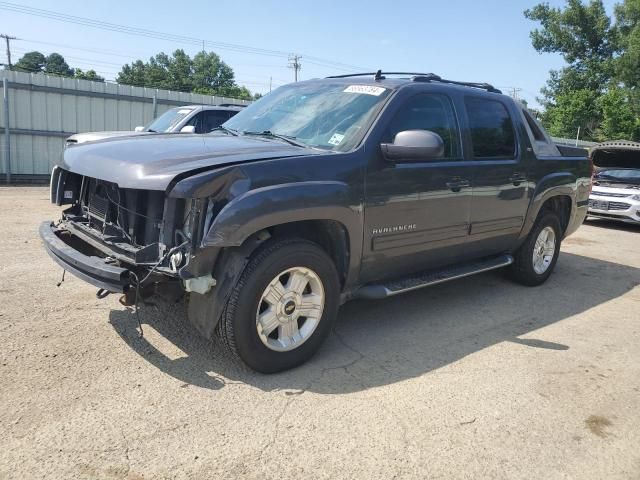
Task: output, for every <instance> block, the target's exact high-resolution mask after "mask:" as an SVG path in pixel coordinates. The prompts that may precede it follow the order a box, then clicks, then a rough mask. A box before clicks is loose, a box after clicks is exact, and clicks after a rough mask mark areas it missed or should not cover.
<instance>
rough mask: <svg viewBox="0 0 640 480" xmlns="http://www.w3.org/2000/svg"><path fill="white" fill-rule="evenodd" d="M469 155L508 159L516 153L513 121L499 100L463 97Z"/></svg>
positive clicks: (482, 157)
mask: <svg viewBox="0 0 640 480" xmlns="http://www.w3.org/2000/svg"><path fill="white" fill-rule="evenodd" d="M465 105H466V107H467V117H468V119H469V130H470V133H471V142H472V144H473V156H474V157H475V158H478V159H511V158H514V157H515V155H516V135H515V129H514V127H513V121H512V120H511V116H510V115H509V112H508V111H507V108H506V107H505V106H504V104H503V103H502V102H499V101H496V100H488V99H486V98H479V97H467V98H466V99H465Z"/></svg>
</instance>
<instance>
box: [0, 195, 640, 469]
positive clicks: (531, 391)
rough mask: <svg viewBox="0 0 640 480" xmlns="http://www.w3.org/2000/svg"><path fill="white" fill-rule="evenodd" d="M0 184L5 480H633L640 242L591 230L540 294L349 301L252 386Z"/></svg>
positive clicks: (48, 210) (449, 292)
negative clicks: (74, 271) (75, 258)
mask: <svg viewBox="0 0 640 480" xmlns="http://www.w3.org/2000/svg"><path fill="white" fill-rule="evenodd" d="M57 217H58V209H57V208H55V207H53V206H51V205H50V204H49V203H48V190H47V189H46V188H42V187H24V188H17V187H16V188H0V225H1V227H0V228H1V231H2V233H3V235H2V249H0V407H1V408H0V478H1V479H31V478H59V479H76V478H82V479H84V478H87V479H88V478H91V479H94V478H95V479H122V478H125V479H141V478H145V479H150V478H153V479H156V478H171V479H173V478H178V479H187V478H188V479H204V478H250V479H263V478H274V479H275V478H294V479H299V478H326V479H339V478H349V479H352V478H362V479H371V478H385V479H391V478H394V479H399V478H421V479H423V478H443V479H454V478H471V479H476V478H508V479H514V478H543V479H555V478H575V479H590V478H594V479H595V478H606V479H618V478H619V479H622V478H624V479H639V478H640V447H638V445H640V428H639V427H640V286H639V285H640V228H635V227H630V226H623V225H615V224H612V223H608V222H600V221H598V222H595V221H594V222H589V223H588V224H586V225H585V226H583V227H581V229H580V230H579V231H578V233H576V234H575V235H574V236H572V237H570V238H569V239H567V240H566V241H565V242H564V244H563V248H562V255H561V257H560V260H559V262H558V266H557V269H556V271H555V273H554V275H553V276H552V277H551V279H550V281H549V282H548V283H546V284H545V285H544V286H542V287H538V288H527V287H522V286H519V285H515V284H512V283H510V282H509V281H508V280H505V279H504V278H503V276H502V275H501V274H500V273H499V272H493V273H489V274H483V275H479V276H475V277H469V278H466V279H463V280H460V281H456V282H450V283H447V284H442V285H439V286H435V287H432V288H428V289H424V290H421V291H415V292H413V293H409V294H406V295H403V296H398V297H394V298H392V299H388V300H384V301H377V302H361V301H358V302H352V303H349V304H347V305H345V306H344V307H343V308H342V310H341V313H340V317H339V320H338V322H337V325H336V328H335V332H334V333H333V334H332V335H331V336H330V338H329V340H328V341H327V343H326V344H325V346H324V347H323V348H322V350H321V351H320V353H319V354H318V355H317V356H316V357H314V359H313V360H312V361H311V362H309V363H308V364H306V365H304V366H302V367H300V368H298V369H295V370H293V371H290V372H287V373H284V374H279V375H271V376H266V375H259V374H255V373H252V372H250V371H248V370H246V369H244V368H242V367H239V366H237V365H235V364H234V363H232V362H231V361H230V360H229V359H228V357H226V356H225V355H224V354H222V353H221V352H220V349H219V347H218V346H216V345H215V344H213V345H212V344H210V343H207V342H206V341H204V340H202V339H201V338H200V337H198V335H197V334H196V332H195V331H194V329H193V328H192V327H191V326H190V325H189V324H188V323H187V321H186V316H185V312H184V307H183V306H181V305H175V304H174V305H163V304H158V305H156V306H152V307H147V308H145V309H144V310H143V311H142V320H143V323H144V331H145V336H144V338H142V339H140V338H138V337H137V334H136V324H135V317H134V316H133V313H132V311H130V310H128V309H127V308H125V307H123V306H121V305H120V304H119V303H118V300H117V298H116V296H114V295H112V296H110V297H108V298H107V299H105V300H98V299H97V298H96V297H95V292H96V289H95V288H93V287H91V286H89V285H88V284H85V283H83V282H82V281H80V280H78V279H76V278H74V277H73V276H71V275H67V279H66V281H65V283H64V284H63V285H62V286H61V287H60V288H56V283H57V282H58V281H59V280H60V275H61V270H60V268H58V267H57V266H56V265H55V264H54V263H53V262H52V261H51V260H50V259H49V258H48V256H47V255H46V253H45V252H44V250H43V248H42V246H41V243H40V240H39V238H38V235H37V227H38V224H39V222H40V221H42V220H46V219H52V218H57Z"/></svg>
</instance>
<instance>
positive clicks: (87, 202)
mask: <svg viewBox="0 0 640 480" xmlns="http://www.w3.org/2000/svg"><path fill="white" fill-rule="evenodd" d="M85 183H86V193H85V196H84V197H83V199H82V202H81V208H82V210H83V212H84V216H85V217H86V218H87V220H88V222H87V223H88V226H89V227H90V228H93V229H95V230H97V231H98V232H100V233H101V234H102V235H104V236H107V237H109V238H111V239H118V241H120V242H123V243H129V244H132V245H134V246H145V245H150V244H152V243H156V242H158V241H159V237H160V228H161V225H162V217H163V213H164V192H161V191H150V190H137V189H127V188H119V187H118V185H116V184H115V183H111V182H106V181H104V180H98V179H95V178H90V177H85ZM114 241H115V240H114Z"/></svg>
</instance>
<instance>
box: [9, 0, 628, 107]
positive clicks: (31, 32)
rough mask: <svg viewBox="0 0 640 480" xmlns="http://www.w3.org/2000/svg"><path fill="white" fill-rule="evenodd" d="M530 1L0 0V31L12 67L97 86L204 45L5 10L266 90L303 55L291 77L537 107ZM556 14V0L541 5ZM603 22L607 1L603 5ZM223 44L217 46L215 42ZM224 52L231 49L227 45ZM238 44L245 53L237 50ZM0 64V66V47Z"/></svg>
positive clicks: (82, 29) (555, 60)
mask: <svg viewBox="0 0 640 480" xmlns="http://www.w3.org/2000/svg"><path fill="white" fill-rule="evenodd" d="M536 3H538V2H537V1H536V0H502V1H498V0H485V1H477V0H448V1H441V0H440V1H433V0H422V1H418V0H414V1H402V0H396V1H393V2H390V1H385V2H383V1H377V0H367V1H361V0H350V1H344V0H342V1H334V0H323V1H317V0H316V1H307V0H298V1H292V0H282V1H272V0H261V1H260V2H247V1H242V0H235V1H227V0H218V1H215V2H213V1H206V0H189V1H187V2H175V1H171V2H170V1H165V0H156V1H153V2H151V1H146V0H138V1H135V2H134V1H127V2H125V1H121V0H110V1H108V2H92V1H86V0H85V1H78V0H55V1H50V0H29V2H24V1H22V2H19V0H13V2H3V1H0V33H5V34H9V35H12V36H15V37H18V39H19V40H13V41H12V44H11V45H12V60H13V62H16V61H17V60H18V59H19V58H20V57H21V56H22V55H23V54H24V53H25V52H28V51H32V50H38V51H41V52H43V53H45V54H49V53H51V52H54V51H55V52H58V53H61V54H62V55H63V56H64V57H65V58H66V60H67V63H69V65H70V66H72V67H78V68H82V69H83V70H87V69H89V68H93V69H94V70H96V71H97V72H98V73H99V74H100V75H102V76H103V77H105V78H106V79H107V80H113V79H115V77H116V76H117V73H118V71H119V70H120V66H121V65H123V64H125V63H129V62H132V61H134V60H136V59H143V60H147V59H148V58H149V57H150V56H152V55H155V54H156V53H158V52H161V51H164V52H167V53H169V52H172V51H174V50H175V49H177V48H182V49H184V50H185V51H186V52H187V53H188V54H190V55H193V54H195V53H197V52H198V51H200V50H201V49H202V45H200V44H198V45H196V44H194V43H195V42H192V41H185V42H181V41H176V39H175V38H174V39H172V40H166V39H157V38H148V37H145V36H140V35H130V34H126V33H122V32H114V31H107V30H103V29H98V28H94V27H90V26H86V25H78V24H73V23H67V22H63V21H59V20H55V19H52V18H42V17H39V16H34V15H30V14H26V13H19V12H16V11H11V10H8V9H6V8H3V7H5V6H7V5H20V6H22V7H26V8H28V9H34V8H35V9H42V10H47V11H52V12H56V13H59V14H63V15H62V18H67V19H68V16H69V15H74V16H78V17H84V18H89V19H92V20H97V21H101V22H109V23H113V24H117V25H124V26H127V27H136V28H141V29H146V30H153V31H155V32H162V33H165V34H172V35H174V36H184V37H191V38H194V39H202V40H207V41H209V42H215V43H216V44H217V45H216V46H215V47H214V46H208V47H207V50H212V51H215V52H216V53H217V54H218V55H220V57H222V59H223V60H224V61H225V62H226V63H227V64H229V65H230V66H231V67H232V68H233V70H234V72H235V76H236V80H237V82H238V83H239V84H241V85H245V86H246V87H247V88H248V89H249V90H251V91H252V92H260V93H266V92H268V91H269V88H270V86H271V87H272V88H275V87H277V86H279V85H283V84H286V83H289V82H292V81H293V79H294V72H293V70H292V69H291V68H288V66H287V64H288V58H287V54H288V53H291V54H293V53H295V54H298V55H301V60H300V63H301V64H302V69H301V71H300V72H299V79H302V80H304V79H309V78H318V77H325V76H328V75H336V74H343V73H353V72H357V71H365V72H368V71H375V70H377V69H382V70H383V71H385V70H386V71H410V72H423V73H430V72H433V73H436V74H438V75H440V76H442V77H444V78H449V79H454V80H464V81H475V82H488V83H491V84H493V85H495V86H497V87H499V88H502V89H503V90H505V91H511V90H512V89H513V88H517V89H519V96H520V97H521V98H523V99H525V100H527V101H528V102H529V104H530V105H531V106H537V102H536V100H535V98H536V96H538V95H539V90H540V88H541V87H542V86H544V84H545V81H546V80H547V78H548V72H549V70H551V69H557V68H560V67H562V65H563V60H562V58H561V57H560V56H558V55H555V54H539V53H537V52H536V51H535V50H534V49H533V47H532V46H531V40H530V37H529V32H530V31H531V30H532V29H533V28H535V27H536V24H535V23H533V22H530V21H529V20H527V19H525V18H524V15H523V11H524V10H525V9H527V8H531V7H532V6H533V5H535V4H536ZM549 3H550V4H551V5H553V6H561V5H563V4H564V0H549ZM604 3H605V6H606V7H607V10H608V12H609V13H611V12H612V10H613V6H614V4H615V3H616V2H615V0H604ZM225 44H226V45H225ZM229 44H233V45H232V46H229ZM237 45H240V46H243V47H250V48H237V47H236V46H237ZM0 62H1V63H5V62H6V55H5V54H4V45H2V48H0Z"/></svg>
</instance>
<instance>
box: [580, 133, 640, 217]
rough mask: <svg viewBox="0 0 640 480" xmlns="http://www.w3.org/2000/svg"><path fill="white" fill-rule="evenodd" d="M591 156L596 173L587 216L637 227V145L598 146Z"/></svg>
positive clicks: (639, 214) (639, 200)
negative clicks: (631, 224)
mask: <svg viewBox="0 0 640 480" xmlns="http://www.w3.org/2000/svg"><path fill="white" fill-rule="evenodd" d="M590 155H591V158H592V161H593V164H594V166H595V173H594V178H593V190H592V192H591V196H590V197H589V216H592V217H599V218H608V219H611V220H619V221H623V222H630V223H637V224H640V143H635V142H626V141H617V142H606V143H601V144H600V145H597V146H596V147H594V148H593V149H592V150H591V153H590Z"/></svg>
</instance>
